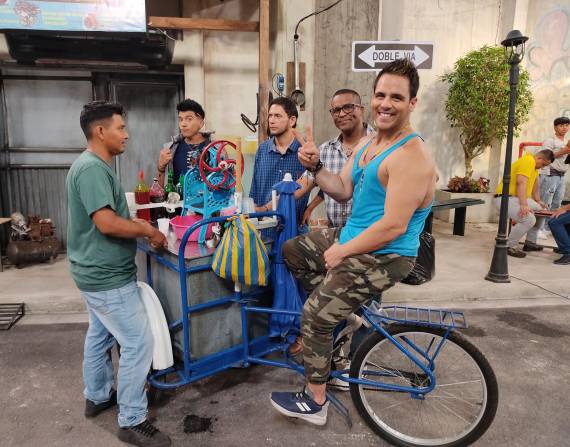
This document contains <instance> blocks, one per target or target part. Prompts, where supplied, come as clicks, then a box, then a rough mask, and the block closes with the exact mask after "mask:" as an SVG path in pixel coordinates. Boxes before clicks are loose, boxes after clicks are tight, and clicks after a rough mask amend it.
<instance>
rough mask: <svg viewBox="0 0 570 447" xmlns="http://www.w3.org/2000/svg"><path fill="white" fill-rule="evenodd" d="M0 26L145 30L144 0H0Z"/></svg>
mask: <svg viewBox="0 0 570 447" xmlns="http://www.w3.org/2000/svg"><path fill="white" fill-rule="evenodd" d="M0 29H2V30H42V31H113V32H145V31H146V12H145V0H0Z"/></svg>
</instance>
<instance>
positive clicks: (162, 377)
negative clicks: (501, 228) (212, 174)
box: [139, 212, 467, 410]
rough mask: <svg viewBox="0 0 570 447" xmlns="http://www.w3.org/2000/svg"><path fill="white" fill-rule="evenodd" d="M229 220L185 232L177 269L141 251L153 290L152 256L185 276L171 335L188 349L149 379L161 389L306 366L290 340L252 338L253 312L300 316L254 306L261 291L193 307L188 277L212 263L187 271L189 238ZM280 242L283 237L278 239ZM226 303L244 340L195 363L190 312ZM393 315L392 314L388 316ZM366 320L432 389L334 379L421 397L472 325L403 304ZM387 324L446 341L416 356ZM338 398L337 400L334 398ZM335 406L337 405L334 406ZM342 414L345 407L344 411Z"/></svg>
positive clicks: (454, 315)
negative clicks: (453, 339) (453, 341)
mask: <svg viewBox="0 0 570 447" xmlns="http://www.w3.org/2000/svg"><path fill="white" fill-rule="evenodd" d="M271 216H275V217H277V219H278V221H279V225H278V227H279V226H280V225H282V224H283V221H284V216H283V215H281V214H279V213H276V212H264V213H254V214H251V215H250V217H252V218H256V217H257V218H262V217H271ZM227 219H228V217H215V218H209V219H204V220H202V221H200V222H197V223H196V224H194V225H192V226H191V227H190V228H188V230H187V231H186V232H185V234H184V237H183V238H182V240H181V243H180V247H179V250H178V265H174V264H173V263H171V262H170V261H168V260H167V259H165V258H164V257H162V256H161V254H160V253H158V252H155V251H152V250H150V249H148V248H147V247H139V248H141V249H142V250H144V251H145V252H146V260H147V282H148V284H150V285H151V286H152V270H151V258H154V259H155V260H156V261H157V262H159V263H161V264H163V265H164V266H166V267H168V268H170V269H172V270H174V271H176V272H178V273H179V277H180V297H181V309H182V318H181V319H179V320H177V321H174V322H172V323H170V324H169V330H170V332H171V333H172V332H175V331H178V330H182V332H183V351H182V365H179V366H176V365H175V366H173V367H170V368H168V369H164V370H161V371H154V372H152V373H151V374H150V375H149V379H148V380H149V382H150V384H151V385H152V386H153V387H155V388H157V389H174V388H178V387H181V386H184V385H188V384H190V383H193V382H196V381H198V380H201V379H203V378H206V377H209V376H212V375H214V374H216V373H218V372H221V371H224V370H226V369H229V368H233V367H248V366H250V365H251V364H261V365H267V366H274V367H278V368H288V369H292V370H295V371H297V372H298V373H301V374H302V373H303V371H304V369H303V366H301V365H300V364H298V363H297V362H295V361H294V360H293V359H290V358H288V356H287V348H288V343H286V342H285V340H272V339H270V338H269V337H268V336H261V337H256V338H254V339H250V337H249V327H248V314H253V313H261V314H281V315H291V316H300V315H301V312H295V311H289V310H281V309H273V308H268V307H258V306H255V305H252V303H254V302H255V301H256V296H258V295H260V293H261V289H259V288H258V289H254V290H252V291H250V292H247V293H243V292H241V291H235V292H234V293H233V294H231V295H227V296H224V297H220V298H218V299H215V300H211V301H209V302H207V303H201V304H196V305H189V304H188V300H187V291H188V274H189V273H193V272H199V271H205V270H209V269H210V265H208V264H207V265H201V266H195V267H190V268H187V267H186V263H185V258H184V252H185V248H186V244H187V242H188V238H189V237H190V234H191V233H192V232H193V231H195V230H197V229H198V228H200V227H201V226H203V225H208V224H211V223H223V222H225V221H227ZM275 240H278V238H275ZM281 248H282V247H281V246H280V245H279V244H278V243H276V244H275V245H274V246H273V249H272V256H271V258H272V259H273V257H274V256H273V255H274V254H275V253H276V251H277V250H281ZM227 304H234V305H239V306H240V309H241V325H242V342H241V343H240V344H238V345H236V346H233V347H231V348H229V349H225V350H222V351H220V352H217V353H214V354H211V355H207V356H205V357H202V358H200V359H196V360H193V359H192V357H191V354H190V314H192V313H197V312H201V311H204V310H206V309H211V308H214V307H220V306H225V305H227ZM389 313H391V314H392V316H390V315H389ZM362 315H363V317H364V318H365V319H366V320H367V321H368V322H369V323H370V325H371V326H372V328H373V329H374V330H376V331H378V332H380V333H381V334H382V335H384V337H386V338H387V339H389V340H390V341H391V342H392V343H393V344H394V345H395V346H396V347H397V348H398V349H399V350H400V351H401V352H402V353H403V354H404V355H405V356H406V357H408V358H409V359H410V360H411V361H412V362H414V363H415V364H416V365H417V366H418V367H419V368H420V369H421V370H422V371H423V372H424V373H425V374H426V375H427V377H428V378H429V379H430V380H429V386H427V387H415V386H414V387H412V386H399V385H390V384H382V383H378V382H374V381H370V380H366V379H357V378H350V377H346V376H343V374H344V373H347V372H348V371H346V370H337V371H332V372H331V375H332V376H333V377H337V378H339V379H341V380H343V381H346V382H350V383H356V384H361V385H367V386H373V387H378V388H382V389H386V390H392V391H400V392H409V393H411V394H412V396H416V397H418V398H421V396H422V395H424V394H426V393H429V392H430V391H432V390H433V389H434V387H435V386H436V377H435V376H434V374H433V370H434V361H435V359H436V357H437V355H438V353H439V351H440V349H441V347H442V345H443V344H444V343H445V340H446V339H447V337H448V335H449V333H450V332H451V331H452V330H454V329H460V328H465V327H467V324H466V321H465V317H464V315H463V313H461V312H454V311H448V310H439V309H438V310H434V309H427V308H425V309H423V308H407V307H400V306H390V307H386V308H383V309H382V312H378V310H376V309H374V308H373V306H371V307H366V306H363V307H362ZM387 322H400V323H408V324H414V325H419V326H430V327H436V328H443V329H445V330H446V332H445V335H444V337H443V338H442V340H441V341H440V343H439V346H436V347H435V349H432V347H430V348H429V349H428V351H430V352H431V354H430V353H429V352H426V351H424V350H422V349H420V348H418V347H417V346H414V344H413V343H412V342H411V341H407V342H408V344H409V346H410V347H411V349H412V350H413V351H415V353H414V352H411V351H410V350H409V349H408V348H407V347H406V346H403V345H402V344H401V343H399V342H398V341H397V340H395V339H394V338H393V337H392V336H391V335H390V334H389V333H388V332H387V331H386V330H385V329H384V328H383V324H384V323H387ZM278 351H282V352H283V357H284V360H283V361H278V360H270V359H266V358H265V357H266V356H267V355H269V354H271V353H275V352H278ZM418 355H419V356H420V357H421V358H423V359H425V360H427V365H428V366H426V365H425V362H421V361H420V360H419V359H418V358H417V356H418ZM172 375H176V378H175V379H174V380H168V381H166V376H172ZM333 399H334V398H333ZM335 406H336V405H335ZM341 410H342V409H341Z"/></svg>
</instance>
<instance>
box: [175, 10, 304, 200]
mask: <svg viewBox="0 0 570 447" xmlns="http://www.w3.org/2000/svg"><path fill="white" fill-rule="evenodd" d="M313 10H314V0H308V1H307V0H289V1H285V0H272V1H271V2H270V30H271V35H270V76H273V74H275V73H283V74H284V75H285V74H286V72H285V70H286V64H287V61H292V60H293V32H294V28H295V25H296V23H297V21H298V20H299V19H300V18H301V17H303V16H305V15H307V14H309V13H310V12H312V11H313ZM184 16H185V17H201V18H226V19H233V20H253V21H256V20H258V17H259V2H258V1H257V0H226V1H224V2H220V1H219V0H199V1H188V0H187V1H185V2H184ZM299 34H300V35H301V39H300V50H299V58H300V60H301V61H302V62H304V63H305V64H306V77H307V80H313V79H314V54H315V50H314V42H315V35H314V19H309V20H307V21H305V22H304V23H303V24H301V26H300V28H299ZM258 48H259V40H258V34H257V33H246V32H239V33H238V32H229V31H228V32H220V31H206V32H195V31H192V32H185V33H184V36H183V40H182V41H179V42H177V44H176V47H175V53H174V62H175V63H183V64H184V67H185V91H186V92H185V93H186V97H189V98H193V99H196V100H197V101H199V102H200V103H202V104H203V106H204V109H205V111H206V127H207V128H208V129H210V130H214V131H216V134H215V135H216V136H218V137H229V136H235V137H240V138H241V139H242V142H243V140H244V139H245V137H246V136H248V135H252V132H251V131H249V130H248V129H247V128H246V127H245V126H244V124H243V123H242V121H241V118H240V114H241V113H244V114H245V115H247V116H248V117H249V118H250V119H252V120H253V121H255V117H256V109H257V103H256V96H255V95H256V93H257V89H258V54H259V52H258ZM313 85H314V84H313V82H308V85H307V88H306V90H305V94H306V107H305V111H302V112H300V116H299V128H300V129H301V130H303V128H304V126H305V125H306V124H307V123H312V121H313V109H314V106H313ZM273 95H274V96H277V94H276V93H275V92H273ZM252 170H253V155H246V156H245V174H244V178H243V186H244V190H245V192H246V193H247V192H248V191H249V187H250V182H251V174H252Z"/></svg>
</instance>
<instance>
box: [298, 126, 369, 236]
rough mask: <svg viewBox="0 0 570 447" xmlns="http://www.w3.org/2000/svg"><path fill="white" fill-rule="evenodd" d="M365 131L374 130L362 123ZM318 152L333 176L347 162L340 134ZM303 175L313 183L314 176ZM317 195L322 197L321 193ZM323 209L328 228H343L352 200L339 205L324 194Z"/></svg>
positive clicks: (323, 145)
mask: <svg viewBox="0 0 570 447" xmlns="http://www.w3.org/2000/svg"><path fill="white" fill-rule="evenodd" d="M364 127H365V129H366V135H370V134H373V133H374V129H372V127H370V126H369V125H368V124H366V123H364ZM319 151H320V153H321V161H322V163H323V165H324V167H325V168H327V170H328V171H330V172H332V173H333V174H340V171H342V168H343V167H344V165H345V163H346V162H347V160H348V158H349V157H348V156H347V155H346V154H345V152H344V151H343V150H342V134H340V135H339V136H337V137H336V138H333V139H332V140H329V141H327V142H325V143H323V144H321V145H320V146H319ZM304 175H307V176H308V178H309V179H310V180H311V181H313V182H314V181H315V178H314V176H313V175H312V174H311V173H310V172H309V171H306V172H305V174H304ZM319 195H321V196H323V193H322V191H321V192H319ZM324 199H325V208H326V210H327V217H328V219H329V226H330V227H333V228H341V227H344V225H345V224H346V221H347V220H348V218H349V217H350V213H351V211H352V200H349V201H348V202H345V203H339V202H337V201H335V200H334V199H332V198H331V197H329V196H328V195H327V194H324Z"/></svg>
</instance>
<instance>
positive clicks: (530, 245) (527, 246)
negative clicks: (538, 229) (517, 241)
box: [523, 241, 544, 251]
mask: <svg viewBox="0 0 570 447" xmlns="http://www.w3.org/2000/svg"><path fill="white" fill-rule="evenodd" d="M542 250H544V247H543V246H542V245H538V244H535V243H534V242H530V241H526V242H525V243H524V245H523V251H542Z"/></svg>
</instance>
